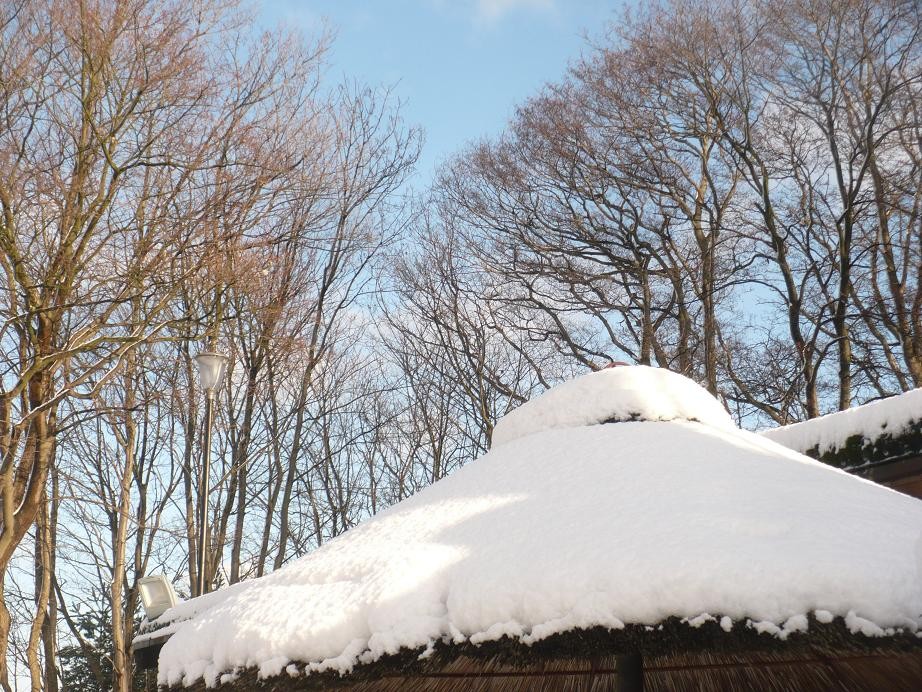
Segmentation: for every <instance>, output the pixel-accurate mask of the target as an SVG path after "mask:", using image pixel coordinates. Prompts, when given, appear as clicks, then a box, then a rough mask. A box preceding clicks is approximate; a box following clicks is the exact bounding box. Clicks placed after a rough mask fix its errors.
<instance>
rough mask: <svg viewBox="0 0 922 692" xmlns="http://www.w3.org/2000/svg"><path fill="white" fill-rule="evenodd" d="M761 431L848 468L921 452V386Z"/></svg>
mask: <svg viewBox="0 0 922 692" xmlns="http://www.w3.org/2000/svg"><path fill="white" fill-rule="evenodd" d="M762 435H763V436H764V437H766V438H768V439H770V440H773V441H774V442H777V443H779V444H782V445H784V446H785V447H788V448H789V449H793V450H794V451H797V452H800V453H801V454H806V455H807V456H809V457H811V458H813V459H818V460H820V461H822V462H824V463H826V464H830V465H832V466H835V467H838V468H842V469H848V470H857V469H862V468H867V467H871V466H873V465H875V464H881V463H886V462H888V461H892V460H898V459H903V458H907V457H911V456H918V455H922V389H913V390H911V391H909V392H905V393H903V394H898V395H896V396H892V397H888V398H886V399H880V400H878V401H873V402H871V403H869V404H865V405H863V406H855V407H853V408H850V409H846V410H845V411H838V412H836V413H830V414H827V415H825V416H820V417H818V418H813V419H812V420H808V421H803V422H801V423H793V424H791V425H784V426H781V427H778V428H771V429H768V430H764V431H762Z"/></svg>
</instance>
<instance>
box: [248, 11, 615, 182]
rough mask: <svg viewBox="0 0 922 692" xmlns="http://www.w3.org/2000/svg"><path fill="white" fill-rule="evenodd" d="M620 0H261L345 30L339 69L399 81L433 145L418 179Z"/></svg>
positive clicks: (483, 131) (542, 76) (291, 18)
mask: <svg viewBox="0 0 922 692" xmlns="http://www.w3.org/2000/svg"><path fill="white" fill-rule="evenodd" d="M620 5H621V2H620V0H261V2H260V6H261V20H262V22H263V23H264V24H266V25H270V26H271V25H275V24H278V23H283V24H286V25H294V26H298V27H300V28H301V29H303V30H304V31H305V32H306V33H308V34H316V33H317V32H318V31H319V30H321V28H322V26H323V22H324V21H326V22H327V24H328V26H329V27H330V28H331V29H333V31H334V32H335V35H336V40H335V42H334V44H333V50H332V53H331V55H330V56H329V63H330V75H329V76H330V77H331V78H333V79H339V78H343V77H346V78H349V79H357V80H358V81H359V82H361V83H364V84H369V85H375V86H378V85H391V86H393V87H394V89H395V92H396V94H397V96H398V97H399V98H400V99H401V100H402V101H403V102H404V109H403V113H404V117H405V119H406V120H407V122H409V123H412V124H416V125H420V126H421V127H422V128H423V129H424V131H425V133H426V146H425V148H424V150H423V153H422V157H421V159H420V162H419V173H418V179H417V180H418V182H419V183H420V184H425V183H426V182H427V181H428V180H429V179H430V178H431V175H432V173H433V171H434V169H435V167H436V166H437V165H438V163H439V162H440V161H443V160H444V159H446V158H447V157H449V156H451V154H453V153H454V152H456V151H458V150H459V149H460V148H461V147H463V146H464V144H465V143H466V142H468V141H471V140H474V139H478V138H480V137H482V136H489V135H495V134H497V133H498V132H500V131H501V130H502V128H503V125H504V124H505V123H506V121H507V120H508V119H509V117H510V116H511V115H512V113H513V111H514V108H515V106H516V104H518V103H521V102H522V101H524V100H525V99H526V98H527V97H528V96H530V95H531V94H534V93H535V92H537V91H538V89H540V88H541V86H542V85H543V84H544V83H546V82H548V81H554V80H556V79H559V78H560V77H561V76H562V75H563V74H564V72H565V71H566V67H567V64H568V62H570V61H572V60H575V59H578V58H579V56H580V54H581V53H582V52H583V51H585V49H586V43H585V40H584V36H585V35H588V36H590V37H593V36H594V37H598V36H600V35H601V34H602V33H603V32H604V31H605V28H606V27H607V25H608V24H609V23H610V22H612V21H613V20H614V19H616V18H617V13H618V11H619V9H618V8H619V6H620Z"/></svg>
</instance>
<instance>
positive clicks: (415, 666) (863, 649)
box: [172, 618, 922, 692]
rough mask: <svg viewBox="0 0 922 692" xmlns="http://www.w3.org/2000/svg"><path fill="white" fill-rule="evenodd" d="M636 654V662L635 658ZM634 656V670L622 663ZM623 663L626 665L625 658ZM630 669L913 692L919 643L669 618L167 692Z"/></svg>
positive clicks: (597, 679) (422, 683) (701, 686)
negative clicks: (779, 632) (777, 633)
mask: <svg viewBox="0 0 922 692" xmlns="http://www.w3.org/2000/svg"><path fill="white" fill-rule="evenodd" d="M638 652H642V654H640V655H639V656H638ZM635 656H638V659H639V660H633V658H632V657H635ZM625 657H627V658H625ZM637 663H639V664H640V665H641V666H642V670H643V683H642V684H643V689H644V690H646V691H647V692H651V691H652V692H657V691H659V690H662V691H663V692H666V691H670V692H672V691H676V692H677V691H680V690H688V691H689V692H690V691H691V690H698V691H701V690H742V689H752V690H779V691H782V690H783V691H784V692H793V691H796V690H835V689H840V690H854V691H861V690H866V691H867V692H877V691H879V690H887V691H888V692H900V691H901V690H905V691H906V692H915V691H916V690H918V689H919V688H920V683H922V640H920V639H919V638H917V637H916V636H914V635H911V634H906V633H894V634H893V635H892V636H888V637H882V638H878V637H866V636H863V635H860V634H858V635H855V634H852V633H851V632H850V631H849V629H848V627H847V626H846V625H845V623H844V622H843V621H842V620H841V619H837V620H834V621H833V622H831V623H821V622H818V621H816V619H815V618H813V619H811V622H810V623H809V630H808V632H799V633H793V634H791V635H790V636H789V637H788V638H787V639H785V640H780V639H778V638H777V637H774V636H771V635H769V634H766V633H759V632H757V631H756V630H755V629H753V628H751V627H740V628H738V629H734V631H732V632H730V633H728V632H726V631H724V630H723V629H722V627H721V626H720V624H719V621H718V620H711V621H708V622H705V623H703V624H701V625H699V626H697V627H692V626H691V625H689V624H688V623H686V622H683V621H681V620H679V619H678V618H669V619H667V620H665V621H664V622H663V623H662V624H661V625H660V626H658V627H656V628H650V627H643V626H628V627H626V628H624V629H622V630H607V629H604V628H592V629H589V630H577V631H572V632H567V633H563V634H558V635H554V636H552V637H549V638H548V639H545V640H542V641H539V642H536V643H534V644H532V645H531V646H527V645H524V644H522V643H521V641H519V640H517V639H513V638H508V637H504V638H502V639H500V640H497V641H491V642H485V643H483V644H480V645H473V644H470V643H468V642H465V643H459V644H449V643H444V642H440V643H438V644H436V645H435V646H433V647H431V648H429V649H422V648H420V649H414V650H403V651H401V652H400V653H398V654H395V655H391V656H386V657H384V658H381V659H379V660H378V661H375V662H374V663H370V664H366V665H360V666H358V667H356V669H355V670H354V671H353V672H351V673H349V674H346V675H340V674H338V673H332V672H325V673H312V674H305V673H304V668H305V666H303V665H298V664H295V665H294V666H293V667H292V668H291V669H290V671H291V672H288V671H286V672H284V673H282V674H281V675H278V676H273V677H271V678H269V679H261V678H260V677H259V675H258V673H257V671H256V670H255V669H252V668H251V669H246V670H242V671H238V672H237V673H236V675H235V677H234V679H233V680H228V681H227V682H224V683H223V684H219V685H218V687H217V688H206V686H205V684H204V682H203V681H199V682H198V683H197V684H196V685H194V686H192V687H181V686H176V687H174V688H172V692H181V691H185V692H205V691H206V689H217V691H218V692H244V691H248V690H263V691H265V692H293V691H295V690H299V691H301V690H304V691H309V690H349V691H351V692H371V691H376V692H415V691H416V690H419V691H420V692H422V691H426V692H456V691H460V690H497V691H501V690H502V691H505V690H522V689H529V690H532V689H545V690H559V689H566V690H576V691H579V690H586V691H587V692H588V691H590V690H605V689H617V683H618V682H619V681H620V680H619V676H623V675H625V674H626V672H630V671H626V669H629V668H632V667H633V666H634V665H635V664H637Z"/></svg>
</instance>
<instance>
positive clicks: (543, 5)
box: [477, 0, 554, 24]
mask: <svg viewBox="0 0 922 692" xmlns="http://www.w3.org/2000/svg"><path fill="white" fill-rule="evenodd" d="M553 6H554V0H477V19H478V20H480V21H483V22H486V23H489V24H494V23H496V22H498V21H499V20H501V19H502V18H503V17H504V16H506V15H507V14H509V13H510V12H512V11H513V10H518V9H523V10H549V9H551V8H552V7H553Z"/></svg>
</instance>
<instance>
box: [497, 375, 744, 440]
mask: <svg viewBox="0 0 922 692" xmlns="http://www.w3.org/2000/svg"><path fill="white" fill-rule="evenodd" d="M612 419H614V420H648V421H669V420H695V421H698V422H700V423H705V424H707V425H712V426H714V427H716V428H722V429H724V430H731V429H733V428H735V427H736V426H735V425H734V423H733V419H732V418H731V417H730V414H728V413H727V411H726V409H724V407H723V406H722V405H721V404H720V402H719V401H717V400H716V399H715V398H714V397H713V396H711V395H710V394H709V393H708V392H707V390H706V389H704V388H703V387H702V386H700V385H699V384H697V383H696V382H693V381H692V380H690V379H688V378H687V377H683V376H682V375H679V374H676V373H674V372H670V371H669V370H665V369H662V368H651V367H647V366H644V365H635V366H631V367H615V368H607V369H605V370H599V371H598V372H592V373H589V374H587V375H583V376H582V377H577V378H576V379H573V380H570V381H569V382H564V383H563V384H561V385H558V386H557V387H554V388H552V389H549V390H548V391H546V392H544V393H543V394H541V395H540V396H538V397H536V398H534V399H532V400H531V401H528V402H526V403H524V404H522V405H521V406H519V407H518V408H517V409H515V410H514V411H512V412H511V413H509V414H508V415H506V416H504V417H503V418H501V419H500V420H499V421H498V422H497V423H496V426H495V428H494V430H493V446H494V447H496V446H499V445H502V444H506V443H508V442H511V441H512V440H516V439H518V438H520V437H525V436H526V435H531V434H533V433H536V432H540V431H542V430H557V429H561V428H576V427H580V426H583V425H593V424H595V423H602V422H604V421H607V420H612Z"/></svg>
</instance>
